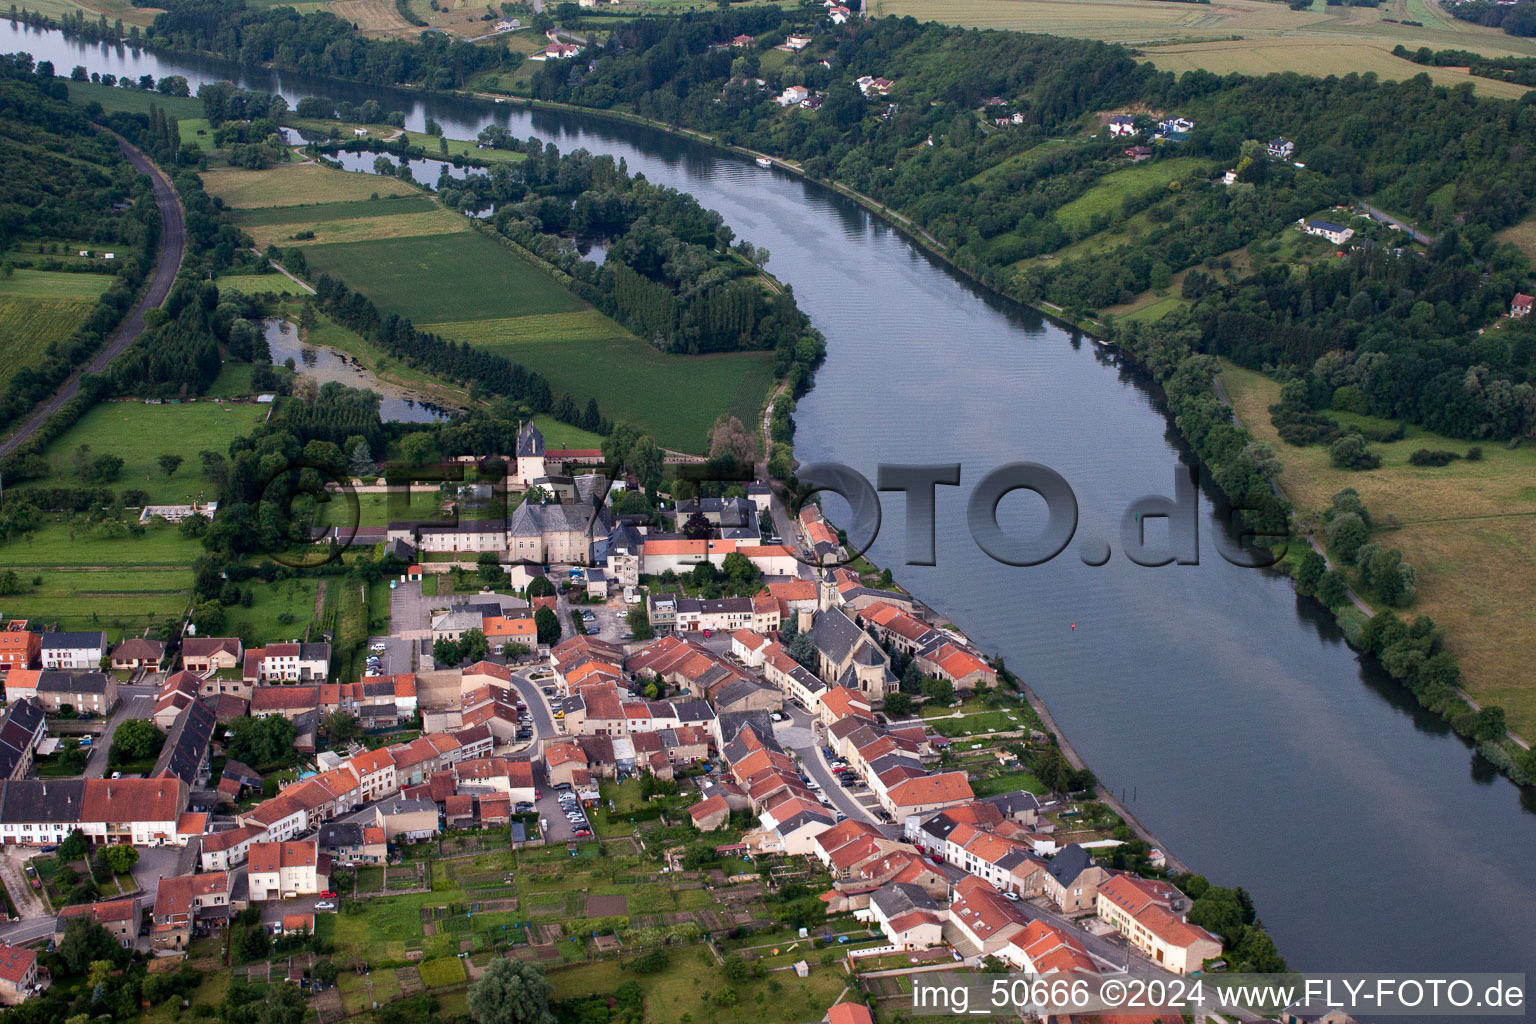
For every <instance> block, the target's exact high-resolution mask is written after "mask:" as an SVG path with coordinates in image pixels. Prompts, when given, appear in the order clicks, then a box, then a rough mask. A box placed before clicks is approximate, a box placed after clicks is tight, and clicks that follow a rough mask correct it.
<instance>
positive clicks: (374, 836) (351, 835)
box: [316, 822, 389, 866]
mask: <svg viewBox="0 0 1536 1024" xmlns="http://www.w3.org/2000/svg"><path fill="white" fill-rule="evenodd" d="M316 842H318V843H319V844H320V852H321V853H323V854H326V855H327V856H329V857H330V858H331V863H332V864H338V865H344V866H351V865H353V864H383V863H384V861H385V859H386V858H387V857H388V853H389V846H388V844H387V843H386V842H385V841H384V829H383V826H380V825H366V824H363V823H361V822H331V823H328V824H325V825H321V826H320V834H319V835H318V836H317V838H316Z"/></svg>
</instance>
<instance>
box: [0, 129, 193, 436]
mask: <svg viewBox="0 0 1536 1024" xmlns="http://www.w3.org/2000/svg"><path fill="white" fill-rule="evenodd" d="M117 145H118V148H119V149H121V150H122V151H123V155H124V156H126V157H127V158H128V162H129V163H131V164H133V166H134V169H135V170H137V171H139V172H140V173H142V174H147V175H149V180H150V181H151V182H152V183H153V184H154V187H155V205H157V206H159V207H160V253H159V258H158V259H157V260H156V261H155V268H154V270H153V271H151V272H150V279H149V287H148V288H147V289H145V292H144V296H143V298H141V299H140V300H139V301H138V304H137V305H135V306H134V307H133V309H131V310H129V312H128V315H127V316H126V317H125V318H124V319H123V322H122V323H120V324H118V326H117V330H115V331H113V332H112V334H111V335H110V336H109V337H108V338H107V343H106V344H105V345H103V346H102V349H101V351H100V352H98V353H96V357H95V358H94V359H92V360H91V361H90V362H89V363H87V364H86V366H85V369H84V370H80V371H77V372H76V373H75V375H74V376H72V377H70V378H69V380H67V381H65V382H64V386H63V387H62V388H60V389H59V391H58V393H57V394H55V395H54V396H53V397H52V398H50V399H49V400H48V401H47V402H45V403H43V406H42V408H40V409H38V410H37V411H36V412H35V413H33V414H32V416H31V418H30V419H28V420H27V421H26V422H25V423H23V424H22V425H21V427H20V428H18V429H17V431H16V432H15V433H14V434H12V435H11V436H10V437H8V438H6V440H5V441H3V442H0V455H9V454H10V453H11V452H13V451H14V450H16V448H18V447H19V446H20V445H21V444H22V443H23V442H25V441H26V440H27V439H28V438H29V437H31V436H32V435H33V434H35V433H37V430H38V428H39V427H41V426H42V425H43V424H44V423H46V422H47V421H48V419H49V417H51V416H52V415H53V414H54V413H56V412H58V411H59V410H60V409H62V408H64V406H65V405H66V404H67V403H68V402H69V401H70V399H72V398H74V397H75V395H77V394H79V392H80V377H81V376H82V375H83V374H86V373H100V372H101V371H103V370H105V369H106V368H107V364H108V363H110V362H111V361H112V360H114V359H116V358H117V357H118V356H120V355H122V353H123V350H124V349H126V348H127V347H128V346H129V345H131V344H133V342H134V339H136V338H137V337H138V336H139V335H140V334H141V333H143V331H144V311H145V310H147V309H155V308H159V306H160V305H162V304H163V303H164V302H165V297H166V296H167V295H169V294H170V293H171V285H172V284H174V283H175V281H176V274H177V273H178V272H179V271H180V270H181V260H182V257H183V256H185V255H186V252H187V229H186V223H185V222H184V221H183V219H182V211H181V200H180V199H179V198H178V197H177V195H176V190H175V189H174V188H172V187H171V181H170V179H169V178H167V177H166V176H165V175H164V174H162V173H160V169H159V168H157V167H156V166H155V165H154V164H152V163H150V162H149V158H148V157H146V156H145V155H144V154H143V153H141V152H139V151H138V150H137V149H135V148H134V147H133V146H130V145H129V144H128V143H127V142H126V141H124V140H123V139H122V138H119V139H118V140H117Z"/></svg>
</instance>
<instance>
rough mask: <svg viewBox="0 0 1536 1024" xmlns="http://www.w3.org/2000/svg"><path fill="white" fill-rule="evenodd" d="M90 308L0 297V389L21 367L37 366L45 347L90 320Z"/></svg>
mask: <svg viewBox="0 0 1536 1024" xmlns="http://www.w3.org/2000/svg"><path fill="white" fill-rule="evenodd" d="M60 276H63V277H78V276H84V275H76V274H64V275H60ZM92 305H93V304H92V303H89V302H76V301H72V300H69V299H28V298H11V297H8V296H7V297H0V352H4V353H5V357H6V358H5V369H4V370H3V371H0V386H4V384H5V383H6V382H8V381H9V380H10V379H11V377H12V375H14V374H15V373H16V371H17V370H20V369H21V368H22V367H26V366H36V365H38V364H39V363H41V362H42V361H43V356H44V354H45V353H46V351H47V349H48V346H49V345H51V344H53V343H54V342H55V341H63V340H64V339H65V338H67V337H69V336H70V335H71V334H72V333H74V330H75V328H77V327H79V326H80V325H81V324H82V323H84V322H85V318H86V317H88V316H90V314H91V308H92Z"/></svg>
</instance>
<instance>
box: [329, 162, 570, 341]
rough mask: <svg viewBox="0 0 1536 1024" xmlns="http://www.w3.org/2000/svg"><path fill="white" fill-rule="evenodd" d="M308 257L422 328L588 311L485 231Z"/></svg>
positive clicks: (339, 248) (335, 249) (348, 247)
mask: <svg viewBox="0 0 1536 1024" xmlns="http://www.w3.org/2000/svg"><path fill="white" fill-rule="evenodd" d="M359 177H361V176H359ZM370 177H372V176H370ZM373 180H375V181H386V182H387V181H389V180H391V179H387V178H373ZM305 255H306V256H307V257H308V260H309V265H310V266H311V267H312V268H314V269H315V270H320V271H325V272H327V273H330V274H331V275H333V276H335V277H339V278H341V279H342V280H344V281H346V282H347V283H348V284H350V285H351V286H352V287H354V288H356V289H357V290H358V291H360V292H362V293H363V294H365V295H367V296H368V297H369V298H371V299H373V301H374V302H376V303H378V305H379V307H380V308H381V309H383V310H385V311H386V312H396V313H399V314H401V315H402V316H408V317H410V318H411V319H412V320H414V321H415V322H417V323H423V324H425V323H442V322H445V321H462V320H485V319H491V318H500V317H514V316H527V315H532V314H540V313H573V312H577V311H579V310H583V309H585V308H586V305H585V303H583V302H582V301H581V300H580V299H578V298H577V297H576V296H575V295H572V294H571V293H570V292H568V291H566V290H565V289H564V288H563V287H561V286H560V285H559V284H558V283H557V282H555V281H553V280H551V279H550V278H549V276H548V275H547V274H545V273H544V272H543V271H542V270H540V269H539V268H538V267H536V266H534V265H533V264H531V263H529V262H528V261H526V260H524V259H522V258H521V257H519V256H517V255H516V254H515V253H513V252H511V251H510V250H508V249H504V248H502V247H501V246H499V245H497V244H496V243H495V242H493V241H491V240H490V239H489V238H486V237H485V236H483V235H481V234H479V233H474V234H467V235H466V234H447V235H427V236H422V237H417V238H391V239H381V240H378V241H372V242H359V243H355V244H337V245H315V246H309V247H307V248H306V249H305Z"/></svg>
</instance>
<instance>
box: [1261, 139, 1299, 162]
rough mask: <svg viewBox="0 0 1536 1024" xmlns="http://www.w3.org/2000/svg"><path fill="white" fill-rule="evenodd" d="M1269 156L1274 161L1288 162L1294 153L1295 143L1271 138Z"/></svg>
mask: <svg viewBox="0 0 1536 1024" xmlns="http://www.w3.org/2000/svg"><path fill="white" fill-rule="evenodd" d="M1268 149H1269V155H1270V156H1271V157H1273V158H1274V159H1276V160H1289V159H1290V158H1291V156H1292V154H1294V153H1295V152H1296V143H1294V142H1292V141H1291V140H1290V139H1283V138H1278V137H1276V138H1273V139H1270V140H1269V146H1268Z"/></svg>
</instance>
